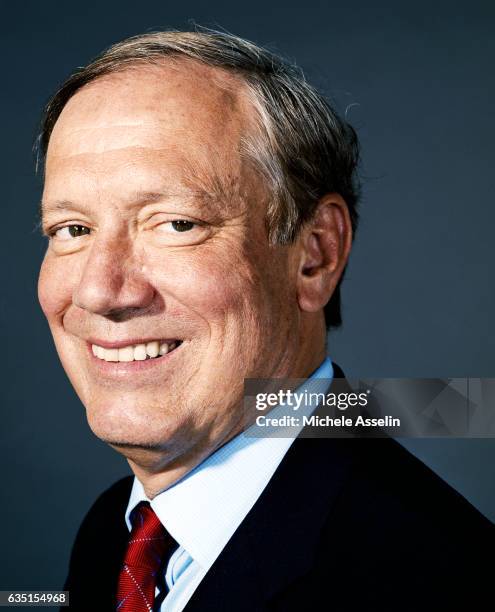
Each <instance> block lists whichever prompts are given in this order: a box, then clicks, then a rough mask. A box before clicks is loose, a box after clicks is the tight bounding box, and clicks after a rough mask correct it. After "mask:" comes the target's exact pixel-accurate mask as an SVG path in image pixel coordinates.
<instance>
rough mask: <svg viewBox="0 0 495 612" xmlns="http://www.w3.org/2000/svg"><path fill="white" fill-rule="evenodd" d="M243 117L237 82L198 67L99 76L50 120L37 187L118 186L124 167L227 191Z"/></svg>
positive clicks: (238, 168)
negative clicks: (221, 186)
mask: <svg viewBox="0 0 495 612" xmlns="http://www.w3.org/2000/svg"><path fill="white" fill-rule="evenodd" d="M251 115H252V110H251V109H250V108H249V104H248V103H247V97H246V96H245V95H244V85H243V83H242V82H241V80H240V79H239V78H238V77H236V76H235V75H233V74H229V73H228V72H226V71H224V70H221V69H218V68H212V67H208V66H205V65H202V64H199V63H198V62H194V61H189V60H187V61H185V60H176V61H169V60H167V61H166V62H162V63H160V64H157V65H146V66H141V65H137V66H134V67H131V68H128V69H126V70H125V71H122V72H118V73H113V74H111V75H107V76H105V77H101V78H99V79H97V80H95V81H93V82H91V83H89V84H88V85H86V86H85V87H83V88H82V89H81V90H80V91H78V92H77V93H76V94H75V95H74V96H73V97H72V98H71V99H70V100H69V102H68V103H67V105H66V106H65V107H64V109H63V111H62V113H61V115H60V117H59V119H58V120H57V122H56V124H55V127H54V129H53V132H52V135H51V138H50V143H49V146H48V151H47V159H46V185H45V188H52V187H56V185H54V183H57V182H58V183H64V184H65V187H67V186H68V185H69V184H74V182H75V183H76V184H77V182H78V179H75V175H76V174H78V173H79V174H80V176H81V180H83V179H84V180H86V181H93V183H94V182H95V181H96V180H98V181H100V182H102V181H103V179H106V180H107V181H108V182H109V183H111V182H112V178H114V179H115V180H116V182H117V183H118V182H119V181H120V180H121V177H120V176H119V173H121V172H122V171H124V172H127V174H129V169H130V166H133V167H135V166H139V167H140V168H141V170H148V171H149V173H151V174H152V173H156V171H157V170H159V169H162V171H163V172H162V173H164V174H168V175H170V176H171V177H173V176H174V175H175V178H177V177H178V175H180V174H181V173H182V174H185V173H187V174H188V175H189V176H191V175H192V176H195V175H196V177H197V178H198V179H199V180H201V179H203V180H207V178H208V176H210V178H211V179H212V180H214V182H215V183H218V182H219V181H220V182H224V183H225V185H224V186H225V188H227V187H228V185H229V184H232V183H233V182H236V181H238V180H239V178H240V176H241V174H242V163H241V156H240V154H239V150H240V142H241V139H242V137H243V134H244V133H245V132H246V130H249V129H250V128H249V124H250V123H251V121H252V120H251ZM131 174H132V172H131ZM74 179H75V180H74ZM217 186H218V185H217Z"/></svg>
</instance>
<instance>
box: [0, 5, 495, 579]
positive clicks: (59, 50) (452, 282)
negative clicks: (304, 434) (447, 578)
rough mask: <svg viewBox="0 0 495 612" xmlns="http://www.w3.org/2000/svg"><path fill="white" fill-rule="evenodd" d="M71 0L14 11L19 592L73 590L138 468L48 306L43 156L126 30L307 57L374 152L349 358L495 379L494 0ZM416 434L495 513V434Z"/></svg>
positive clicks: (3, 516) (341, 341) (341, 347)
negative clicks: (105, 495) (52, 126)
mask: <svg viewBox="0 0 495 612" xmlns="http://www.w3.org/2000/svg"><path fill="white" fill-rule="evenodd" d="M67 4H69V3H61V2H58V3H50V2H23V3H15V4H14V3H9V4H8V5H7V4H5V3H2V5H1V6H2V8H1V14H2V26H1V28H2V39H1V43H0V44H1V52H0V58H1V61H2V70H1V79H2V92H3V95H2V101H1V104H2V108H1V117H2V146H1V147H0V155H1V164H0V168H1V172H2V181H1V185H2V196H3V197H2V200H3V201H2V208H1V210H2V216H1V219H2V227H3V232H2V240H1V249H2V253H1V261H2V278H3V283H2V285H3V290H2V294H1V301H0V312H1V318H2V346H3V359H2V370H1V372H2V393H1V406H2V427H1V431H0V452H1V458H2V466H3V474H2V482H1V491H2V493H1V505H0V524H1V525H2V541H1V546H0V551H1V552H0V557H1V559H0V589H12V588H17V589H22V588H23V589H51V588H58V587H60V585H61V584H62V582H63V578H64V575H65V568H66V563H67V558H68V554H69V550H70V546H71V544H72V541H73V538H74V535H75V531H76V529H77V526H78V525H79V523H80V521H81V519H82V517H83V515H84V514H85V512H86V510H87V509H88V507H89V505H90V504H91V502H92V501H93V500H94V498H95V496H96V495H97V494H98V493H99V492H100V491H101V490H103V489H104V488H105V487H106V486H108V485H109V484H110V483H112V482H113V481H114V480H115V479H117V478H118V477H120V476H122V475H124V474H126V473H128V467H127V464H126V462H125V461H124V460H123V459H122V458H120V456H119V455H117V454H116V453H115V452H114V451H112V450H111V449H109V448H107V447H105V445H103V444H102V443H101V442H99V441H98V440H97V439H96V438H95V437H94V436H93V435H92V434H91V432H90V431H89V429H88V427H87V425H86V420H85V415H84V411H83V408H82V406H81V405H80V403H79V401H78V400H77V398H76V397H75V394H74V393H73V391H72V389H71V388H70V386H69V383H68V381H67V380H66V378H65V375H64V374H63V372H62V369H61V367H60V365H59V363H58V358H57V356H56V353H55V351H54V348H53V346H52V342H51V338H50V335H49V332H48V328H47V325H46V324H45V322H44V320H43V318H42V315H41V312H40V311H39V308H38V303H37V297H36V278H37V271H38V267H39V264H40V261H41V258H42V255H43V250H44V242H43V240H42V239H41V237H40V236H39V235H38V233H37V232H36V230H35V213H36V208H37V202H38V199H39V196H40V188H41V185H40V181H39V179H36V178H35V177H34V163H33V157H32V154H31V146H32V143H33V139H34V134H35V131H36V126H37V121H38V118H39V113H40V109H41V107H42V105H43V104H44V102H45V101H46V100H47V98H48V96H49V94H50V93H51V92H52V91H53V90H54V89H55V88H56V87H57V85H58V84H59V83H60V82H61V80H62V79H63V78H64V77H65V76H67V75H68V73H69V72H70V71H71V70H72V69H73V68H74V67H75V66H78V65H81V64H84V63H86V62H87V61H88V60H89V59H90V58H92V57H93V56H94V55H95V54H96V53H98V52H99V51H100V50H101V49H102V48H103V47H105V46H107V45H109V44H110V43H112V42H115V41H117V40H119V39H121V38H124V37H126V36H129V35H132V34H137V33H140V32H143V31H146V30H152V29H159V28H160V27H167V26H173V27H185V26H187V21H188V20H189V19H194V20H196V21H197V22H199V23H201V24H204V25H209V26H213V27H214V26H219V27H223V28H225V29H226V30H229V31H231V32H233V33H235V34H238V35H241V36H245V37H247V38H249V39H252V40H254V41H255V42H258V43H261V44H268V45H269V46H270V47H271V48H272V49H275V50H278V51H280V52H281V53H283V54H284V55H286V56H289V57H291V58H294V59H296V60H297V61H298V63H299V64H300V65H302V66H303V68H304V70H305V73H306V75H307V77H308V78H309V79H310V80H312V81H313V82H314V83H316V84H317V85H319V86H320V87H322V88H323V89H324V90H325V91H326V92H327V93H328V94H330V95H331V96H332V97H333V99H334V100H335V101H336V103H337V105H338V108H339V109H340V110H341V111H345V110H346V109H347V114H348V118H349V120H350V121H351V122H352V123H353V124H354V125H355V126H356V128H357V129H358V131H359V135H360V137H361V141H362V146H363V168H362V176H363V179H364V198H363V202H362V209H361V210H362V223H361V227H360V230H359V233H358V238H357V242H356V245H355V250H354V253H353V256H352V261H351V265H350V268H349V271H348V274H347V279H346V282H345V286H344V308H345V312H344V315H345V326H344V328H343V329H342V330H341V331H339V332H337V333H335V334H334V335H332V337H331V338H330V354H331V356H332V357H333V358H334V359H335V360H336V361H337V362H338V363H339V364H340V365H341V366H342V367H343V368H344V370H345V371H346V373H347V375H348V376H351V377H361V376H362V377H370V376H398V377H407V376H421V377H436V376H439V377H451V376H458V377H462V376H495V367H494V363H493V355H494V348H495V339H494V333H493V325H492V316H493V312H494V310H495V292H494V287H493V263H494V259H495V258H494V251H495V246H494V241H493V227H494V222H495V213H494V207H493V193H494V185H495V179H494V175H495V173H494V171H493V168H492V164H493V155H492V147H493V142H494V138H495V118H494V102H493V101H494V99H495V87H494V76H493V62H494V50H495V49H494V47H495V37H494V31H495V28H494V25H495V24H494V17H495V5H494V4H493V3H492V2H473V1H470V2H467V1H464V2H458V3H455V4H454V3H452V2H424V3H423V2H418V1H415V2H401V3H398V2H379V1H378V2H377V1H375V2H365V1H362V2H356V1H354V2H348V3H343V2H338V3H337V2H329V1H326V2H316V1H308V0H306V1H304V2H300V3H298V4H288V3H287V2H267V1H263V2H258V1H257V2H249V3H244V4H239V3H234V2H221V1H219V0H210V1H209V2H199V1H198V2H192V1H187V0H184V1H181V2H178V3H167V2H164V1H161V2H149V1H148V2H147V1H143V0H140V1H139V2H128V1H126V0H119V1H118V2H115V1H113V2H104V3H96V2H95V3H91V2H81V3H78V4H77V6H67ZM70 4H72V3H70ZM407 446H409V447H410V448H412V449H413V450H414V452H415V453H416V454H417V455H419V456H420V457H422V458H423V459H424V460H425V461H426V462H427V463H428V464H430V465H431V466H432V467H433V468H434V469H435V470H436V471H438V472H439V473H440V474H441V475H442V476H443V477H444V478H445V479H446V480H447V481H448V482H450V483H451V484H453V485H454V486H455V487H456V488H457V489H459V490H460V491H461V492H462V493H463V494H464V495H465V496H466V497H468V499H470V500H471V501H472V503H473V504H475V505H476V506H477V507H479V508H480V509H481V510H482V512H484V513H485V514H486V515H487V516H489V517H491V518H492V519H495V489H494V485H493V482H494V476H495V441H492V440H464V441H446V440H442V441H439V440H414V441H409V442H408V443H407ZM459 527H460V528H462V526H459Z"/></svg>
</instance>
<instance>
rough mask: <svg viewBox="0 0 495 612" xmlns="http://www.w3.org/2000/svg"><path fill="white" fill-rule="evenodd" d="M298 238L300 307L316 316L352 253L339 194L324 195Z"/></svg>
mask: <svg viewBox="0 0 495 612" xmlns="http://www.w3.org/2000/svg"><path fill="white" fill-rule="evenodd" d="M299 238H300V241H301V242H300V247H301V249H300V262H299V270H298V278H297V297H298V302H299V307H300V308H301V310H303V311H305V312H317V311H318V310H321V309H323V307H324V306H325V304H326V303H327V302H328V301H329V300H330V298H331V296H332V294H333V292H334V291H335V287H336V286H337V284H338V282H339V279H340V277H341V276H342V273H343V272H344V268H345V266H346V264H347V259H348V257H349V252H350V250H351V244H352V225H351V219H350V215H349V209H348V208H347V204H346V203H345V201H344V199H343V198H342V197H341V196H340V195H338V194H336V193H331V194H327V195H325V196H324V197H323V198H322V199H321V200H320V201H319V202H318V205H317V208H316V210H315V213H314V215H313V217H312V218H311V220H310V221H309V222H308V223H306V224H305V225H304V226H303V228H302V229H301V233H300V236H299Z"/></svg>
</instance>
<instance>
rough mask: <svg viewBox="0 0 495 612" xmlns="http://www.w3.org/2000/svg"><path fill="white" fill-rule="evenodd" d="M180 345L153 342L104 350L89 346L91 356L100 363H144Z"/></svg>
mask: <svg viewBox="0 0 495 612" xmlns="http://www.w3.org/2000/svg"><path fill="white" fill-rule="evenodd" d="M180 344H181V341H180V340H168V341H166V342H165V341H163V340H153V341H151V342H146V344H129V345H128V346H122V347H120V348H104V347H103V346H99V345H97V344H92V345H91V350H92V351H93V355H94V356H95V357H97V358H98V359H101V360H102V361H120V362H130V361H145V360H147V359H155V358H156V357H162V356H163V355H166V354H167V353H170V352H172V351H173V350H174V349H176V348H177V347H178V346H179V345H180Z"/></svg>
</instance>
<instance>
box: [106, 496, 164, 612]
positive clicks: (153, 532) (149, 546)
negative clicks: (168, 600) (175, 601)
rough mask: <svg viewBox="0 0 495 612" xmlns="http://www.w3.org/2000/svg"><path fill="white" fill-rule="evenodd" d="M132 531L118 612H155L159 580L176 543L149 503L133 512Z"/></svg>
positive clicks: (119, 587)
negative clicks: (165, 562)
mask: <svg viewBox="0 0 495 612" xmlns="http://www.w3.org/2000/svg"><path fill="white" fill-rule="evenodd" d="M131 524H132V531H131V535H130V538H129V542H128V544H127V550H126V553H125V557H124V562H123V565H122V568H121V570H120V575H119V585H118V589H117V608H116V609H117V610H118V612H152V611H153V605H154V603H155V586H156V582H157V577H158V574H159V572H160V571H161V569H162V568H163V562H164V560H165V559H167V558H168V555H167V552H169V553H170V552H171V549H172V548H173V546H174V544H175V542H174V539H173V538H172V537H171V536H170V535H169V534H168V533H167V531H166V530H165V528H164V527H163V525H162V524H161V523H160V521H159V519H158V517H157V516H156V514H155V513H154V512H153V510H152V509H151V506H150V505H149V503H148V502H141V503H140V504H138V505H137V506H136V507H135V508H134V510H133V511H132V513H131Z"/></svg>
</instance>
